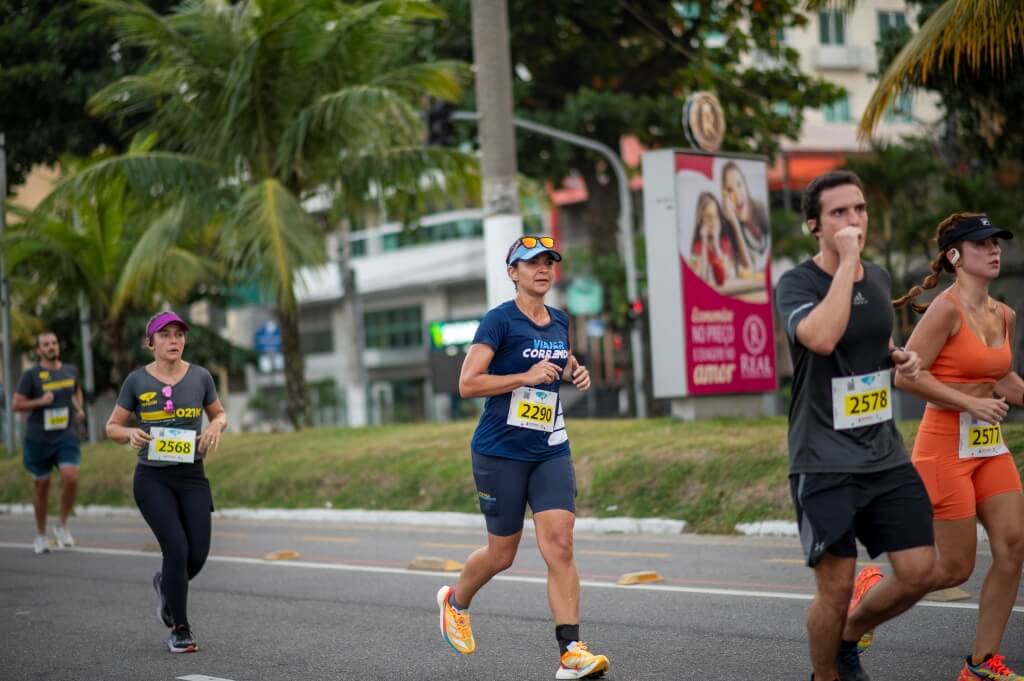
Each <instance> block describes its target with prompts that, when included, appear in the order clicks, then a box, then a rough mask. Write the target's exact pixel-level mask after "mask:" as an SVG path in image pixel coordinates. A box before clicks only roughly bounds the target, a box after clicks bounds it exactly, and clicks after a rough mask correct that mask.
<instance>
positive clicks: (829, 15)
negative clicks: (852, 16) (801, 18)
mask: <svg viewBox="0 0 1024 681" xmlns="http://www.w3.org/2000/svg"><path fill="white" fill-rule="evenodd" d="M818 31H819V35H820V38H821V44H822V45H845V44H846V15H845V14H844V13H842V12H835V11H825V12H818Z"/></svg>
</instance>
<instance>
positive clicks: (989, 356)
mask: <svg viewBox="0 0 1024 681" xmlns="http://www.w3.org/2000/svg"><path fill="white" fill-rule="evenodd" d="M949 296H950V297H951V298H952V299H953V302H955V303H956V307H957V309H958V310H959V311H960V330H959V331H957V332H956V334H955V335H953V336H950V337H949V339H947V340H946V344H945V345H943V346H942V350H940V351H939V354H938V356H937V357H936V358H935V361H934V362H932V366H931V369H930V371H931V372H932V375H933V376H935V378H937V379H939V380H940V381H943V382H944V383H995V382H997V381H998V380H999V379H1001V378H1002V377H1003V376H1005V375H1006V374H1007V372H1009V371H1010V367H1011V366H1012V362H1013V351H1012V348H1010V325H1009V315H1008V313H1007V310H1008V308H1007V307H1006V305H1002V308H1003V329H1004V331H1003V343H1002V345H1000V346H999V347H998V348H992V347H989V346H988V345H986V344H985V343H984V342H983V341H982V340H981V339H980V338H978V337H977V336H975V335H974V332H973V331H971V327H970V325H969V324H968V323H967V316H966V315H965V314H964V307H963V303H962V302H961V301H960V298H959V296H957V295H956V294H955V293H951V294H949Z"/></svg>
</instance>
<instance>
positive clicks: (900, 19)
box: [878, 12, 907, 39]
mask: <svg viewBox="0 0 1024 681" xmlns="http://www.w3.org/2000/svg"><path fill="white" fill-rule="evenodd" d="M906 27H907V15H906V14H904V13H903V12H879V13H878V38H879V39H882V38H884V37H885V34H886V33H888V32H889V31H894V30H902V29H904V28H906Z"/></svg>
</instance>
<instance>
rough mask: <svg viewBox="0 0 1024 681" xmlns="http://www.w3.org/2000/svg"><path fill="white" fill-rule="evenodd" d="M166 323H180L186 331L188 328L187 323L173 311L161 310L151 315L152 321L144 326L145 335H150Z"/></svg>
mask: <svg viewBox="0 0 1024 681" xmlns="http://www.w3.org/2000/svg"><path fill="white" fill-rule="evenodd" d="M168 324H181V328H183V329H185V330H186V331H188V328H189V327H188V324H186V323H185V320H184V319H182V318H181V317H179V316H178V315H177V314H175V313H174V312H171V311H169V310H168V311H167V312H161V313H160V314H158V315H157V316H156V317H153V321H151V322H150V323H149V326H147V327H146V335H147V336H152V335H153V334H155V333H156V332H157V331H159V330H160V329H162V328H164V327H165V326H167V325H168Z"/></svg>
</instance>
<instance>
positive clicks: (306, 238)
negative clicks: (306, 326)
mask: <svg viewBox="0 0 1024 681" xmlns="http://www.w3.org/2000/svg"><path fill="white" fill-rule="evenodd" d="M224 234H225V237H224V238H223V239H222V241H221V243H220V250H221V253H222V255H223V256H225V257H228V256H229V257H231V258H233V260H234V261H235V263H236V265H237V266H238V267H241V268H243V269H246V270H248V271H252V272H257V273H258V276H259V277H260V283H261V285H262V286H263V287H264V288H265V289H266V290H267V291H268V292H269V293H270V294H271V295H273V296H274V297H275V299H276V300H277V301H278V306H279V307H281V308H282V309H284V310H287V311H294V308H295V305H296V302H295V293H294V285H295V274H296V272H297V271H298V269H299V268H300V267H304V266H314V265H320V264H323V263H324V262H325V261H326V257H327V254H326V251H325V247H324V234H323V229H322V228H321V226H320V225H319V224H318V223H317V222H316V221H315V220H313V219H312V218H311V217H310V216H309V215H308V214H307V213H306V211H305V210H303V208H302V205H301V204H300V203H299V201H298V199H297V198H296V197H295V196H294V195H292V193H291V192H289V191H288V190H287V189H286V188H285V187H284V185H282V184H281V183H280V182H279V181H278V180H275V179H272V178H271V179H266V180H263V181H262V182H259V183H255V184H252V185H250V186H248V187H246V188H245V189H244V190H243V191H242V193H241V196H240V197H239V200H238V202H237V204H236V205H234V206H233V207H232V210H231V211H230V212H229V213H228V214H227V215H226V216H225V231H224Z"/></svg>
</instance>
